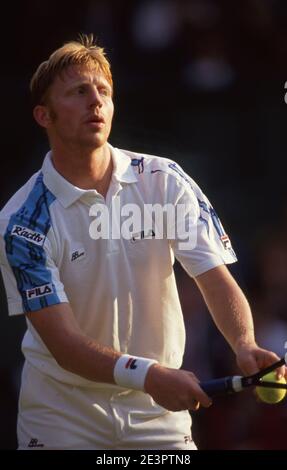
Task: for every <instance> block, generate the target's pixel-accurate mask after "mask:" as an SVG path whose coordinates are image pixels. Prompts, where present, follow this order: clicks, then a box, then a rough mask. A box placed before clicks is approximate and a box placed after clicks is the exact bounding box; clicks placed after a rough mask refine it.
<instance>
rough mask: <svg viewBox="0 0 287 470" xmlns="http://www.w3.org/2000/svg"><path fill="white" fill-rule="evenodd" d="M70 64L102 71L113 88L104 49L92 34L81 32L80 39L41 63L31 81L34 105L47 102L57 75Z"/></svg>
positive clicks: (66, 45) (69, 43) (65, 45)
mask: <svg viewBox="0 0 287 470" xmlns="http://www.w3.org/2000/svg"><path fill="white" fill-rule="evenodd" d="M70 65H76V66H77V65H78V66H83V67H87V68H88V69H92V70H96V71H97V72H101V73H102V74H103V75H104V77H105V78H106V79H107V81H108V82H109V84H110V85H111V87H112V88H113V79H112V73H111V67H110V63H109V61H108V60H107V58H106V55H105V51H104V49H103V48H102V47H99V46H97V45H96V44H95V43H94V38H93V35H92V34H89V35H86V34H80V35H79V40H78V41H71V42H67V43H66V44H64V45H63V46H62V47H60V48H59V49H57V50H56V51H55V52H53V53H52V54H51V55H50V57H49V59H48V60H46V61H45V62H42V63H41V64H40V65H39V67H38V69H37V70H36V72H35V73H34V75H33V77H32V79H31V82H30V90H31V94H32V102H33V105H34V106H36V105H37V104H45V100H46V98H47V92H48V89H49V87H50V86H51V84H52V83H53V81H54V80H55V78H56V76H58V75H60V74H61V73H62V72H63V70H65V69H66V68H67V67H69V66H70Z"/></svg>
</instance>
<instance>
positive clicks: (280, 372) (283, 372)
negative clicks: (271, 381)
mask: <svg viewBox="0 0 287 470" xmlns="http://www.w3.org/2000/svg"><path fill="white" fill-rule="evenodd" d="M282 377H285V379H286V378H287V369H286V367H285V366H282V367H279V368H278V369H276V378H277V379H278V380H280V379H282Z"/></svg>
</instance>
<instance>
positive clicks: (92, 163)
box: [52, 144, 113, 196]
mask: <svg viewBox="0 0 287 470" xmlns="http://www.w3.org/2000/svg"><path fill="white" fill-rule="evenodd" d="M52 161H53V164H54V167H55V168H56V170H57V171H58V172H59V173H60V174H61V175H62V176H63V177H64V178H65V179H66V180H67V181H69V182H70V183H71V184H73V185H74V186H77V187H78V188H81V189H95V190H96V191H98V192H99V193H100V194H102V195H103V196H105V195H106V193H107V191H108V188H109V184H110V180H111V176H112V171H113V162H112V157H111V151H110V149H109V147H108V145H107V144H105V145H104V146H103V147H100V148H97V149H94V150H91V151H75V150H73V151H69V150H67V149H65V150H64V151H63V149H59V148H53V147H52Z"/></svg>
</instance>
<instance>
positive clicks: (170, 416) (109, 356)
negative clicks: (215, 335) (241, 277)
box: [0, 36, 283, 450]
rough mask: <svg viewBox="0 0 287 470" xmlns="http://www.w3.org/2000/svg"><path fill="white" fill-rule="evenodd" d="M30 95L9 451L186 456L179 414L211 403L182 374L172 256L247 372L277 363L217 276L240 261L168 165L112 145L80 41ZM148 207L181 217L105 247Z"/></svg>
mask: <svg viewBox="0 0 287 470" xmlns="http://www.w3.org/2000/svg"><path fill="white" fill-rule="evenodd" d="M31 92H32V98H33V101H34V111H33V113H34V117H35V119H36V121H37V123H38V124H39V125H40V126H41V127H42V128H44V129H45V130H46V132H47V135H48V139H49V143H50V148H51V151H50V152H49V153H48V154H47V155H46V156H45V159H44V162H43V166H42V168H41V169H40V171H38V172H37V173H36V174H34V175H33V176H32V177H31V178H30V179H29V181H28V182H27V183H26V184H25V185H24V186H23V187H22V188H21V189H19V191H18V192H16V194H15V195H14V196H13V197H12V198H11V199H10V200H9V202H8V203H7V205H6V206H5V207H4V209H3V210H2V211H1V216H0V224H1V225H0V229H1V230H0V231H1V268H2V274H3V278H4V282H5V287H6V292H7V299H8V305H9V314H10V315H20V314H25V316H26V320H27V332H26V334H25V336H24V339H23V343H22V349H23V353H24V355H25V365H24V369H23V375H22V383H21V392H20V398H19V415H18V442H19V449H157V450H158V449H195V448H196V446H195V444H194V442H193V440H192V437H191V431H190V430H191V418H190V414H189V412H188V410H189V409H193V410H196V409H198V407H199V405H202V406H204V407H208V406H210V405H211V400H210V398H209V397H208V396H207V395H206V394H205V393H204V392H203V390H202V389H201V388H200V386H199V382H198V379H197V378H196V376H195V375H194V374H193V373H192V372H188V371H184V370H179V368H180V366H181V363H182V357H183V352H184V346H185V331H184V323H183V318H182V312H181V307H180V302H179V298H178V293H177V288H176V283H175V277H174V272H173V263H174V257H176V258H177V259H178V260H179V261H180V263H181V264H182V265H183V267H184V268H185V269H186V271H187V272H188V274H189V275H190V276H191V277H192V278H194V279H195V281H196V283H197V285H198V287H199V289H200V290H201V292H202V294H203V296H204V299H205V302H206V304H207V306H208V308H209V310H210V313H211V315H212V317H213V319H214V321H215V323H216V325H217V327H218V329H219V330H220V331H221V333H222V334H223V335H224V337H225V338H226V340H227V341H228V343H229V344H230V346H231V348H232V349H233V351H234V353H235V355H236V357H237V362H238V364H239V366H240V367H241V369H242V371H243V373H247V374H251V373H253V372H256V371H257V370H258V369H260V368H262V367H264V366H267V365H269V364H271V363H273V362H274V361H275V360H277V359H278V357H277V356H276V355H275V354H274V353H272V352H269V351H266V350H263V349H261V348H260V347H258V346H257V344H256V342H255V339H254V329H253V322H252V315H251V312H250V308H249V305H248V302H247V300H246V298H245V296H244V295H243V293H242V291H241V290H240V288H239V287H238V285H237V284H236V282H235V280H234V279H233V278H232V276H231V275H230V273H229V271H228V269H227V268H226V266H225V265H226V264H228V263H233V262H234V261H235V260H236V257H235V254H234V252H233V250H232V247H231V244H230V241H229V239H228V236H227V235H226V234H225V232H224V230H223V227H222V225H221V223H220V221H219V219H218V217H217V215H216V213H215V211H214V209H213V208H212V206H211V205H210V203H209V201H208V199H207V198H206V197H205V196H204V194H203V193H202V192H201V190H200V189H199V187H198V186H197V185H196V183H195V182H194V181H193V180H192V179H191V178H190V177H189V176H188V175H187V174H186V173H185V172H184V171H183V170H182V169H181V168H180V167H179V166H178V165H177V164H176V163H175V162H173V161H171V160H168V159H166V158H160V157H156V156H149V155H142V154H138V153H134V152H130V151H126V150H119V149H116V148H114V147H113V146H112V145H110V144H109V143H108V138H109V134H110V130H111V125H112V118H113V112H114V106H113V81H112V75H111V70H110V65H109V63H108V61H107V58H106V57H105V54H104V51H103V49H102V48H100V47H98V46H97V45H95V44H94V43H93V40H92V38H91V37H87V36H83V37H81V39H80V40H79V41H78V42H70V43H67V44H65V45H64V46H63V47H61V48H59V49H58V50H56V51H55V52H54V53H53V54H52V55H51V56H50V57H49V58H48V60H46V61H45V62H43V63H42V64H41V65H40V66H39V68H38V69H37V71H36V72H35V74H34V75H33V78H32V80H31ZM154 204H158V205H159V207H164V206H167V207H169V208H170V209H171V208H172V207H173V208H180V209H181V211H178V214H179V215H178V218H177V220H174V221H172V223H169V222H168V217H163V218H162V219H163V225H162V226H160V223H159V220H158V219H157V217H151V219H150V222H149V225H148V224H147V223H145V225H144V226H139V227H135V226H134V225H136V224H133V225H132V226H131V227H130V230H129V236H128V235H127V234H125V236H124V235H123V234H124V230H123V231H122V232H120V233H121V236H120V237H118V236H115V230H114V229H113V226H114V225H115V220H116V221H117V223H118V226H119V227H122V226H123V224H122V220H121V218H122V212H121V213H119V211H114V212H113V211H112V210H111V209H113V208H115V207H118V206H119V205H120V207H121V208H122V210H123V213H124V214H125V216H127V215H128V211H129V209H130V207H131V205H132V207H133V209H134V208H135V207H136V208H137V210H138V212H140V214H142V213H143V212H144V210H145V208H146V207H148V205H154ZM103 208H106V209H107V211H108V213H109V214H110V213H112V217H111V218H112V224H111V225H109V226H108V227H107V226H104V227H103V220H104V219H101V224H98V230H94V228H95V227H94V224H95V223H97V220H98V219H97V217H96V216H95V215H96V212H97V211H98V210H100V209H103ZM135 212H136V211H135ZM114 214H116V216H115V215H114ZM124 219H125V222H126V223H127V218H126V217H125V218H124ZM178 222H179V224H178ZM100 225H102V226H101V227H100ZM104 225H105V224H104ZM176 225H179V226H180V227H181V228H180V230H179V231H178V230H177V231H176V230H175V236H171V235H170V233H171V230H169V229H171V228H174V227H175V226H176ZM111 226H112V228H111ZM183 227H185V229H186V230H185V233H187V234H188V241H187V242H185V243H183V241H184V240H183V237H182V236H181V235H182V233H183ZM101 231H102V232H104V235H105V236H98V235H97V234H98V232H101ZM102 232H101V235H103V233H102ZM207 347H208V345H207ZM191 367H192V364H191ZM282 372H283V371H282Z"/></svg>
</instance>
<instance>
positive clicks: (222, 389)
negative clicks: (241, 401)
mask: <svg viewBox="0 0 287 470" xmlns="http://www.w3.org/2000/svg"><path fill="white" fill-rule="evenodd" d="M283 365H286V360H285V358H284V357H283V358H282V359H280V361H277V362H274V364H271V366H268V367H265V369H261V370H260V371H259V372H257V373H256V374H253V375H248V376H247V377H243V376H241V375H230V376H227V377H222V378H219V379H213V380H208V381H206V382H200V384H199V385H200V387H201V388H202V390H204V391H205V393H206V394H207V395H208V396H209V397H211V398H213V397H217V396H223V395H229V394H231V393H236V392H241V391H242V390H244V389H245V388H248V387H253V386H256V387H267V388H281V389H282V388H284V389H287V384H282V383H278V382H264V380H262V377H263V376H264V375H266V374H268V372H271V371H273V370H275V369H278V367H281V366H283Z"/></svg>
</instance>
